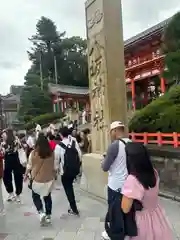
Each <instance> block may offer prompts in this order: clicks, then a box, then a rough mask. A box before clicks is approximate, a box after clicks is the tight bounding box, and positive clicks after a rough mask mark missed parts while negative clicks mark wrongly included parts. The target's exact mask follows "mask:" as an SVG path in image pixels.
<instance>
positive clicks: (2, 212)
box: [0, 208, 6, 217]
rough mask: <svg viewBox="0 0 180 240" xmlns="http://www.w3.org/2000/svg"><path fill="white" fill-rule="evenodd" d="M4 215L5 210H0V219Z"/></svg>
mask: <svg viewBox="0 0 180 240" xmlns="http://www.w3.org/2000/svg"><path fill="white" fill-rule="evenodd" d="M5 215H6V212H5V209H4V208H3V209H0V217H2V216H5Z"/></svg>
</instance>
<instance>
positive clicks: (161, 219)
mask: <svg viewBox="0 0 180 240" xmlns="http://www.w3.org/2000/svg"><path fill="white" fill-rule="evenodd" d="M125 133H126V127H125V126H124V125H123V123H121V122H119V121H115V122H113V123H112V124H111V126H110V136H111V144H110V145H109V148H108V150H107V153H106V154H105V155H104V159H102V170H103V171H105V172H108V189H107V193H108V194H107V199H108V211H107V215H106V217H105V231H104V232H103V233H102V238H103V239H104V240H110V239H111V240H114V239H118V240H121V239H122V240H123V239H127V240H159V239H163V240H172V231H171V228H170V226H169V224H168V221H167V219H166V217H165V214H164V211H163V209H162V207H161V204H160V203H159V199H158V193H159V176H158V173H157V171H156V170H155V169H154V168H153V165H152V162H151V160H150V156H149V153H148V151H147V148H146V147H145V146H144V145H143V144H141V143H135V142H132V141H131V140H130V139H128V138H126V137H125V136H126V134H125ZM89 135H90V131H89V130H88V129H87V130H85V131H83V132H81V133H79V132H78V131H77V129H76V128H75V127H74V126H73V125H72V124H69V126H65V127H62V128H61V129H60V130H57V129H55V128H54V127H53V126H50V127H49V128H48V131H47V133H46V134H44V133H43V132H42V130H41V128H40V127H39V126H38V127H37V128H36V132H34V133H32V134H29V136H28V137H27V136H25V135H20V136H17V135H16V133H15V132H14V131H13V130H12V129H8V130H6V131H4V132H3V133H2V134H1V137H2V142H1V145H0V146H1V149H0V184H1V185H2V180H1V179H3V182H4V186H5V189H6V191H7V192H8V194H9V195H8V199H7V201H10V202H12V201H17V202H18V203H20V202H21V198H20V196H21V194H22V191H23V180H24V181H27V180H28V179H29V180H28V187H29V188H30V189H31V192H32V201H33V203H34V205H35V207H36V209H37V211H38V213H39V217H40V223H41V224H49V223H51V214H52V206H53V201H52V200H53V199H52V196H51V192H52V190H53V185H54V182H55V180H56V179H57V178H58V177H59V175H60V176H61V182H62V185H63V188H64V192H65V194H66V196H67V200H68V202H69V210H68V213H69V214H71V215H75V216H79V209H78V207H77V204H76V198H75V193H74V187H73V183H74V182H75V181H77V179H78V178H80V177H81V175H82V154H84V153H88V152H91V141H90V137H89ZM23 153H24V154H23ZM25 158H27V159H25ZM3 162H4V164H3ZM3 165H4V166H3ZM12 175H14V178H12ZM12 179H14V183H15V190H14V189H13V184H12V181H13V180H12ZM97 184H98V183H97ZM1 185H0V211H1V212H2V211H3V201H2V191H1ZM42 201H44V204H43V203H42ZM43 205H44V206H45V209H44V208H43Z"/></svg>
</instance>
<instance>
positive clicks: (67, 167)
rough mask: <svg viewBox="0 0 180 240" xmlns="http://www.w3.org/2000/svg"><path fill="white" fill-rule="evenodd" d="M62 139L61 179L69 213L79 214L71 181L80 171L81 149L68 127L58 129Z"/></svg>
mask: <svg viewBox="0 0 180 240" xmlns="http://www.w3.org/2000/svg"><path fill="white" fill-rule="evenodd" d="M60 134H61V137H62V141H61V142H60V144H59V145H60V147H61V152H60V156H61V157H60V161H61V162H60V166H61V170H60V171H61V175H62V176H61V181H62V185H63V187H64V191H65V193H66V196H67V199H68V201H69V205H70V209H69V210H68V213H69V214H72V215H79V211H78V209H77V205H76V200H75V195H74V188H73V182H74V180H75V179H76V177H77V175H78V174H79V173H80V166H81V157H82V154H81V150H80V148H79V145H78V143H77V141H76V139H75V138H73V137H72V136H70V135H69V129H68V128H67V127H63V128H62V129H61V130H60Z"/></svg>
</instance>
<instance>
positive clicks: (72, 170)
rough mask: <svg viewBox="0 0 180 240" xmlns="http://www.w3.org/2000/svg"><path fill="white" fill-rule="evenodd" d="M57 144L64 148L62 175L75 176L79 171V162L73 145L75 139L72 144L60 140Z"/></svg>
mask: <svg viewBox="0 0 180 240" xmlns="http://www.w3.org/2000/svg"><path fill="white" fill-rule="evenodd" d="M59 145H60V147H62V148H63V149H64V150H65V153H64V166H63V171H64V175H65V176H68V177H76V176H77V175H78V174H79V173H80V166H81V162H80V159H79V154H78V151H77V149H76V146H75V141H74V140H73V141H72V144H68V145H67V146H66V145H65V144H64V143H62V142H60V143H59Z"/></svg>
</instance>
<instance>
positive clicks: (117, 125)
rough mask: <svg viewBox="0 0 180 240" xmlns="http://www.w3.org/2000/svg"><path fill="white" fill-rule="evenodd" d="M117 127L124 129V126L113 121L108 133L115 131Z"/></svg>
mask: <svg viewBox="0 0 180 240" xmlns="http://www.w3.org/2000/svg"><path fill="white" fill-rule="evenodd" d="M118 127H125V125H124V124H123V123H122V122H121V121H114V122H112V123H111V125H110V131H112V130H113V129H116V128H118Z"/></svg>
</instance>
